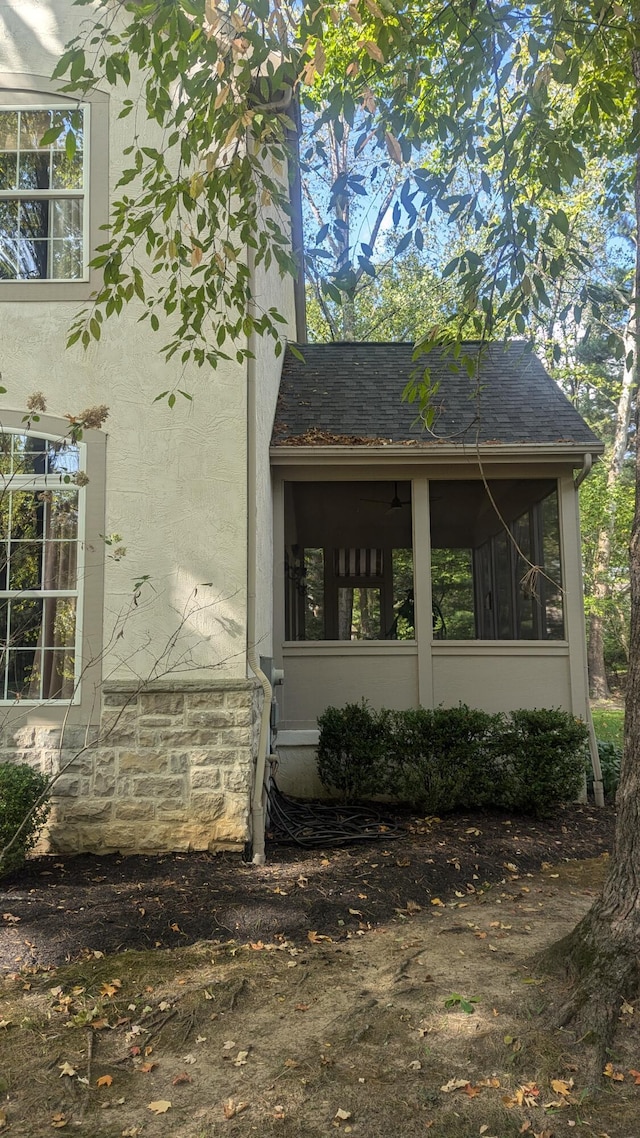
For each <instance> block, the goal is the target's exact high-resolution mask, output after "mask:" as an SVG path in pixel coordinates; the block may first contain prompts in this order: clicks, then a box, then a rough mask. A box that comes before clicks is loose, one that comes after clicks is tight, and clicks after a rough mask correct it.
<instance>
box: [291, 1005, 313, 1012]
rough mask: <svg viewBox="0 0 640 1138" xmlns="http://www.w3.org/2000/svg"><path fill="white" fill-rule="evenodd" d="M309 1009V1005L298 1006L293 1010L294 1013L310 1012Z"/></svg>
mask: <svg viewBox="0 0 640 1138" xmlns="http://www.w3.org/2000/svg"><path fill="white" fill-rule="evenodd" d="M309 1007H310V1005H309V1004H296V1006H295V1008H294V1009H293V1010H294V1012H308V1011H309Z"/></svg>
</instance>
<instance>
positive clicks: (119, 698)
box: [102, 691, 138, 708]
mask: <svg viewBox="0 0 640 1138" xmlns="http://www.w3.org/2000/svg"><path fill="white" fill-rule="evenodd" d="M102 706H103V707H131V708H136V707H137V706H138V696H137V695H132V694H131V692H124V691H105V692H103V695H102Z"/></svg>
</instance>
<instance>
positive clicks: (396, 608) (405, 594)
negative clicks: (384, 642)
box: [386, 549, 416, 640]
mask: <svg viewBox="0 0 640 1138" xmlns="http://www.w3.org/2000/svg"><path fill="white" fill-rule="evenodd" d="M391 561H392V575H393V612H394V620H393V625H392V627H391V629H390V630H388V632H387V637H386V638H387V639H389V640H413V639H414V637H415V634H416V633H415V611H414V610H415V603H414V596H413V550H412V549H394V550H392V554H391Z"/></svg>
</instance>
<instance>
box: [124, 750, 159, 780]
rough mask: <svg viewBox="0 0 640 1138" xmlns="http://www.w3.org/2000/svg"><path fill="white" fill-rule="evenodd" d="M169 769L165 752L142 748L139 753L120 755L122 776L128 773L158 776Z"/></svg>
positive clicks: (131, 752)
mask: <svg viewBox="0 0 640 1138" xmlns="http://www.w3.org/2000/svg"><path fill="white" fill-rule="evenodd" d="M167 769H168V761H167V755H166V754H165V753H164V752H163V751H149V750H145V749H144V748H140V750H138V751H120V753H119V755H118V770H119V771H120V773H121V774H125V773H128V772H132V773H138V772H140V773H147V772H153V773H154V774H157V773H160V772H162V771H166V770H167Z"/></svg>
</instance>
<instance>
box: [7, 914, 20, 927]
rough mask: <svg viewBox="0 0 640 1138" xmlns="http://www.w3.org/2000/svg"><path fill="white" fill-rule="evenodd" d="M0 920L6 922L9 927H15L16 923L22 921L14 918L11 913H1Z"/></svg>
mask: <svg viewBox="0 0 640 1138" xmlns="http://www.w3.org/2000/svg"><path fill="white" fill-rule="evenodd" d="M2 919H3V921H8V922H9V924H10V925H17V924H18V921H21V920H22V917H14V915H13V913H3V914H2Z"/></svg>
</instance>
